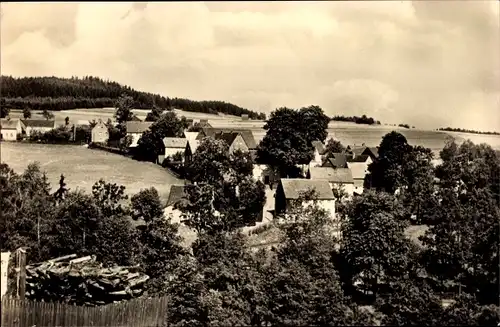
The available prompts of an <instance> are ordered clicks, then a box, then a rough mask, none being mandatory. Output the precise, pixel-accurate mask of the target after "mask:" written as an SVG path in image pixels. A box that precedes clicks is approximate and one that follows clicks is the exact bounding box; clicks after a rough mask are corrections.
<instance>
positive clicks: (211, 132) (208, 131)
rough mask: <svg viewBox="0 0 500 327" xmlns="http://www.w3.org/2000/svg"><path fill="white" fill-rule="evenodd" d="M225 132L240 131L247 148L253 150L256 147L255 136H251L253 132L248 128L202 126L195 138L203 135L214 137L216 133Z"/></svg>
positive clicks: (199, 138)
mask: <svg viewBox="0 0 500 327" xmlns="http://www.w3.org/2000/svg"><path fill="white" fill-rule="evenodd" d="M221 132H225V133H240V134H241V137H242V138H243V140H244V141H245V143H246V145H247V146H248V149H250V150H255V149H257V143H256V142H255V138H254V137H253V133H252V131H251V130H249V129H234V128H202V130H201V132H200V134H199V135H198V137H197V139H198V140H201V139H202V138H203V137H205V136H209V137H215V135H216V134H218V133H221Z"/></svg>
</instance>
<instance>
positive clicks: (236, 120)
mask: <svg viewBox="0 0 500 327" xmlns="http://www.w3.org/2000/svg"><path fill="white" fill-rule="evenodd" d="M148 112H149V111H148V110H140V109H136V110H134V113H135V114H136V115H137V116H138V117H139V118H141V119H144V118H146V115H147V113H148ZM175 112H176V113H177V114H178V115H179V116H185V117H186V118H192V119H208V121H209V123H210V124H211V125H212V126H213V127H221V128H223V127H226V128H227V127H232V128H245V129H251V130H252V131H253V133H254V137H255V140H256V141H257V142H260V140H262V138H263V137H264V135H265V130H264V129H263V127H264V124H265V122H263V121H242V120H241V118H240V117H236V116H231V115H223V114H219V115H212V114H204V113H198V112H186V111H181V110H175ZM113 113H114V108H96V109H74V110H65V111H56V112H54V114H55V117H56V121H57V122H58V123H60V124H63V123H64V118H65V117H69V118H70V121H72V122H74V123H83V122H87V121H89V120H93V119H96V120H97V119H99V118H100V119H102V120H104V121H106V120H108V118H110V119H113ZM35 114H36V115H37V117H41V116H38V115H39V112H35ZM11 116H12V117H21V116H22V113H21V112H20V111H16V110H14V111H12V112H11ZM393 130H395V131H398V132H400V133H401V134H403V135H404V136H405V137H406V138H407V140H408V142H409V143H410V144H412V145H421V146H424V147H427V148H430V149H431V150H433V151H434V152H435V153H437V152H438V151H439V150H441V149H442V148H443V146H444V145H445V142H446V139H447V137H449V136H452V137H454V138H455V139H456V140H457V142H458V143H461V142H463V141H464V140H465V139H470V140H472V141H473V142H474V143H482V142H484V143H488V144H490V145H491V146H492V147H493V148H495V149H500V136H498V135H479V134H467V133H455V132H442V131H430V130H422V129H406V128H402V127H395V126H385V125H376V126H369V125H357V124H353V123H346V122H331V123H330V124H329V126H328V132H329V136H331V137H334V138H335V139H338V140H340V141H341V142H342V143H343V144H344V145H348V144H350V145H361V144H362V143H365V145H367V146H377V145H379V144H380V141H381V139H382V137H383V136H384V135H385V134H387V133H389V132H391V131H393Z"/></svg>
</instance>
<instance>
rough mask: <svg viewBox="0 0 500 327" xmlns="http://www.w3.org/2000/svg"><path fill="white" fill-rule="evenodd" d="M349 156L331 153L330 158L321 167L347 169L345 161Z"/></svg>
mask: <svg viewBox="0 0 500 327" xmlns="http://www.w3.org/2000/svg"><path fill="white" fill-rule="evenodd" d="M348 157H349V155H347V154H345V153H332V155H331V157H329V158H328V159H326V162H325V163H324V164H323V165H322V166H323V167H333V168H347V159H348Z"/></svg>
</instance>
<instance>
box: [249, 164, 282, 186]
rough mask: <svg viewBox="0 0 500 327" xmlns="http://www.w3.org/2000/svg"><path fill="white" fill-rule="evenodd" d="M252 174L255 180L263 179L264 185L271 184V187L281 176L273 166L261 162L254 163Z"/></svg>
mask: <svg viewBox="0 0 500 327" xmlns="http://www.w3.org/2000/svg"><path fill="white" fill-rule="evenodd" d="M252 175H253V179H254V180H255V181H261V182H262V183H264V185H269V186H270V187H271V189H272V185H273V184H274V183H276V181H278V180H279V177H278V176H277V175H276V172H275V171H274V170H273V169H272V168H271V166H269V165H266V164H261V163H255V164H254V165H253V170H252Z"/></svg>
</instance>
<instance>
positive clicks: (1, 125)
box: [0, 118, 23, 141]
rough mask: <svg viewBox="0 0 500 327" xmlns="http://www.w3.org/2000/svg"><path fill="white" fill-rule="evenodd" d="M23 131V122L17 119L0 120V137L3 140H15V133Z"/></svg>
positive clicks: (18, 133)
mask: <svg viewBox="0 0 500 327" xmlns="http://www.w3.org/2000/svg"><path fill="white" fill-rule="evenodd" d="M22 133H23V124H22V123H21V120H19V119H9V118H8V119H2V120H0V137H1V139H2V140H5V141H16V140H17V135H21V134H22Z"/></svg>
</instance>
